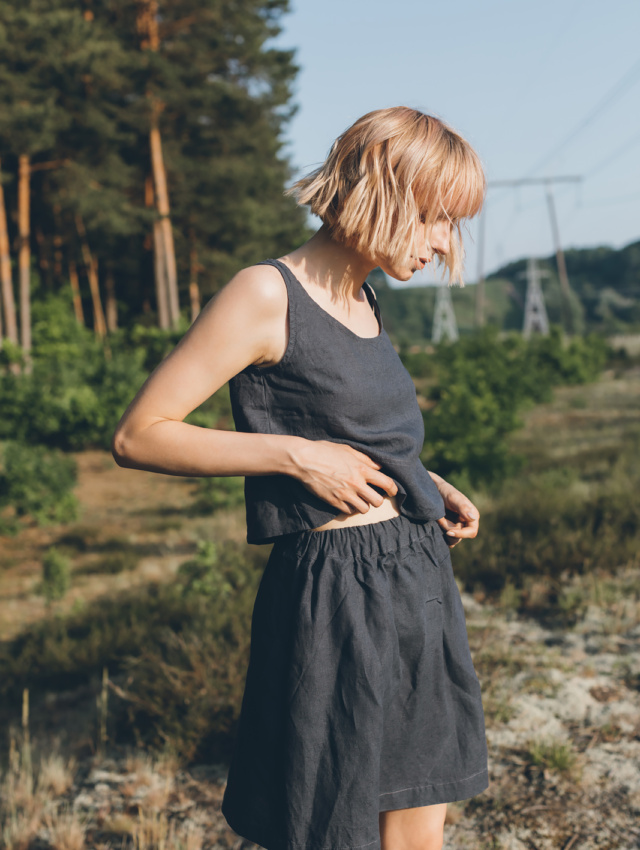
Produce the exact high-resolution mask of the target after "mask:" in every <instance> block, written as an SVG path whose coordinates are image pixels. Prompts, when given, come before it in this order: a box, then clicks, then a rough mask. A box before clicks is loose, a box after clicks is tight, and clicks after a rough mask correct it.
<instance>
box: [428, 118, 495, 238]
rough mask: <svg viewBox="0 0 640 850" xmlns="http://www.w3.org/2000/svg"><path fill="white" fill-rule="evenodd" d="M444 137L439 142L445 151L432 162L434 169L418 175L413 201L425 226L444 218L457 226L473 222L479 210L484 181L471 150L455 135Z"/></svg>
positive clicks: (479, 166) (481, 202)
mask: <svg viewBox="0 0 640 850" xmlns="http://www.w3.org/2000/svg"><path fill="white" fill-rule="evenodd" d="M446 135H447V136H448V138H446V139H442V141H443V142H445V145H446V147H448V148H449V150H448V151H447V152H446V154H445V153H444V151H442V152H441V153H442V154H443V155H441V156H438V157H435V158H434V159H435V160H436V161H435V162H434V163H433V164H434V165H435V169H433V170H432V169H431V168H425V169H424V171H423V172H422V173H421V174H420V177H419V178H418V180H417V181H416V186H415V189H414V197H415V200H416V205H417V207H418V209H420V210H421V211H422V215H424V217H425V219H426V220H427V221H428V222H429V223H433V222H435V221H437V220H439V219H443V218H446V219H448V220H449V221H450V222H451V223H452V224H454V225H457V224H458V223H459V222H461V221H462V220H463V219H467V218H473V216H475V215H477V214H478V213H479V212H480V210H481V209H482V204H483V202H484V196H485V192H486V181H485V176H484V171H483V168H482V164H481V162H480V159H479V157H478V155H477V154H476V152H475V151H474V150H473V148H471V147H470V146H469V145H468V144H466V143H462V139H460V137H459V136H457V134H453V133H451V134H448V133H447V134H446ZM447 142H448V144H446V143H447ZM445 145H443V147H444V146H445ZM434 170H435V171H436V173H435V174H434V173H433V171H434Z"/></svg>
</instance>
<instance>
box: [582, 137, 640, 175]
mask: <svg viewBox="0 0 640 850" xmlns="http://www.w3.org/2000/svg"><path fill="white" fill-rule="evenodd" d="M638 142H640V133H636V134H635V135H634V136H632V137H631V138H630V139H627V141H626V142H625V143H624V144H623V145H621V146H620V147H619V148H617V149H616V151H615V152H614V153H612V154H609V156H607V157H605V158H604V159H601V160H600V162H599V163H598V164H597V165H594V167H593V168H591V169H590V170H589V171H587V175H586V176H587V177H593V175H594V174H597V173H598V172H599V171H602V170H603V169H604V168H606V167H607V165H610V164H611V163H612V162H615V161H616V159H618V158H619V157H620V156H622V154H623V153H626V152H627V151H628V150H631V148H634V147H635V146H636V145H637V144H638Z"/></svg>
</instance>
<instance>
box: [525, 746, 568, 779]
mask: <svg viewBox="0 0 640 850" xmlns="http://www.w3.org/2000/svg"><path fill="white" fill-rule="evenodd" d="M527 756H528V758H529V760H530V762H531V764H533V765H535V766H536V767H540V768H542V769H543V770H550V771H555V772H556V773H560V774H565V775H569V774H570V773H571V772H572V771H573V770H574V769H575V767H576V763H577V759H576V754H575V752H574V750H573V748H572V746H571V744H570V743H569V742H568V741H544V740H531V741H530V742H529V745H528V747H527Z"/></svg>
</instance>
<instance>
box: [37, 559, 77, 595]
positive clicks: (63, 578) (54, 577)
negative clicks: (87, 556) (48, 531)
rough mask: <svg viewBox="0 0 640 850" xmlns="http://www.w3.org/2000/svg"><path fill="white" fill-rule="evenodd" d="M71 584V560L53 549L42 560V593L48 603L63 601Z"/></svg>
mask: <svg viewBox="0 0 640 850" xmlns="http://www.w3.org/2000/svg"><path fill="white" fill-rule="evenodd" d="M70 584H71V563H70V561H69V559H68V558H67V557H66V556H65V555H63V554H62V553H61V552H59V551H58V550H57V549H56V548H55V547H53V546H52V547H51V548H50V549H49V550H48V551H47V553H46V555H45V556H44V558H43V560H42V585H41V592H42V595H43V596H44V597H45V599H46V600H47V602H53V600H54V599H62V598H63V596H64V595H65V594H66V592H67V590H69V586H70Z"/></svg>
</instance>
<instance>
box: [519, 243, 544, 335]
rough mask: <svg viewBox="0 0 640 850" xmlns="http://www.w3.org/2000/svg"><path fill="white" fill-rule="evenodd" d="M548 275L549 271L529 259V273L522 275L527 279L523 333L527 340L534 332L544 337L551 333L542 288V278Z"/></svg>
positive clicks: (532, 259) (531, 258)
mask: <svg viewBox="0 0 640 850" xmlns="http://www.w3.org/2000/svg"><path fill="white" fill-rule="evenodd" d="M548 274H549V272H548V271H543V270H542V269H539V268H538V264H537V263H536V261H535V260H534V258H533V257H529V259H528V260H527V271H526V272H525V274H524V275H520V276H521V277H526V278H527V296H526V298H525V302H524V324H523V326H522V333H523V335H524V336H525V337H527V338H528V337H530V336H531V334H532V333H533V331H538V332H539V333H541V334H542V335H543V336H547V334H548V333H549V320H548V318H547V310H546V307H545V306H544V296H543V295H542V287H541V286H540V278H542V277H546V276H547V275H548Z"/></svg>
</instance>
